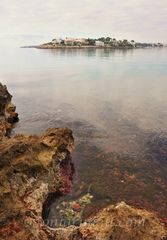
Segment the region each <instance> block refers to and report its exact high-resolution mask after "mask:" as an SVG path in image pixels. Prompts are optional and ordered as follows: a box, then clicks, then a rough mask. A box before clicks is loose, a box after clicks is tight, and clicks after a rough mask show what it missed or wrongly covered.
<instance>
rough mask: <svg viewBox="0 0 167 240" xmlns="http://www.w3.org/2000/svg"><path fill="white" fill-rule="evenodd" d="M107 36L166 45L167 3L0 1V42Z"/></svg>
mask: <svg viewBox="0 0 167 240" xmlns="http://www.w3.org/2000/svg"><path fill="white" fill-rule="evenodd" d="M66 36H68V37H71V36H73V37H98V36H111V37H115V38H117V39H123V38H127V39H129V40H132V39H134V40H136V41H149V42H157V41H161V42H167V0H27V1H26V0H0V41H1V42H5V41H7V40H10V39H13V40H14V41H16V42H17V41H23V42H24V41H26V42H28V41H29V42H33V41H34V43H36V42H37V41H38V42H39V41H41V42H42V41H43V40H44V39H48V40H50V38H52V37H66Z"/></svg>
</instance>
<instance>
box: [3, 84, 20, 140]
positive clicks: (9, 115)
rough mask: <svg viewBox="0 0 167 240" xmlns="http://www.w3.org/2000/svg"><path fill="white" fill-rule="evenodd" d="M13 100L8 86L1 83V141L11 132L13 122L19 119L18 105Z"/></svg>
mask: <svg viewBox="0 0 167 240" xmlns="http://www.w3.org/2000/svg"><path fill="white" fill-rule="evenodd" d="M11 101H12V95H11V94H10V93H9V92H8V90H7V87H6V86H5V85H2V84H1V83H0V141H1V140H2V139H3V137H4V136H6V135H7V134H8V133H9V132H10V130H11V129H12V125H13V123H15V122H17V121H18V114H17V113H16V112H15V111H16V107H15V105H13V104H12V102H11Z"/></svg>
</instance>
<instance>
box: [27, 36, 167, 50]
mask: <svg viewBox="0 0 167 240" xmlns="http://www.w3.org/2000/svg"><path fill="white" fill-rule="evenodd" d="M164 46H165V45H164V44H162V43H140V42H135V41H134V40H131V41H128V40H127V39H124V40H117V39H115V38H111V37H100V38H97V39H94V38H65V39H63V38H54V39H52V41H51V42H48V43H44V44H41V45H36V46H24V47H23V48H40V49H57V48H113V49H133V48H155V47H158V48H159V47H164Z"/></svg>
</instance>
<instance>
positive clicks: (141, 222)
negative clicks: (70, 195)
mask: <svg viewBox="0 0 167 240" xmlns="http://www.w3.org/2000/svg"><path fill="white" fill-rule="evenodd" d="M58 232H59V234H58V235H57V238H56V239H57V240H60V239H64V240H68V239H75V240H111V239H112V240H153V239H154V240H160V239H164V238H165V236H166V231H165V229H164V227H163V226H161V224H160V222H159V220H158V219H157V218H156V216H155V215H154V214H152V213H149V212H147V211H145V210H139V209H136V208H133V207H130V206H129V205H127V204H126V203H124V202H121V203H118V204H116V205H111V206H109V207H107V208H104V209H103V210H102V211H100V212H99V213H98V214H96V215H95V216H94V217H92V218H89V219H88V220H87V221H86V222H84V223H82V224H81V225H80V226H79V227H74V226H71V227H68V228H66V229H60V230H59V231H58Z"/></svg>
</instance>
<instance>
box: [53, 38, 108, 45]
mask: <svg viewBox="0 0 167 240" xmlns="http://www.w3.org/2000/svg"><path fill="white" fill-rule="evenodd" d="M52 44H53V45H61V44H62V45H65V46H86V45H91V44H90V41H89V39H88V38H65V39H62V38H58V39H53V40H52ZM92 45H95V46H104V42H102V41H96V40H95V41H94V44H92Z"/></svg>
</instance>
